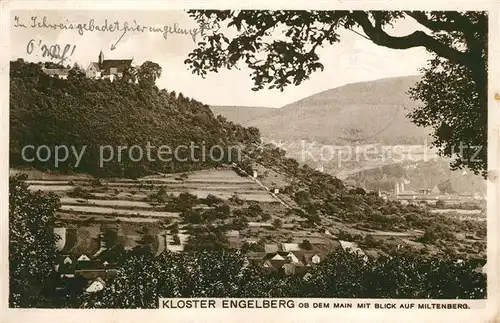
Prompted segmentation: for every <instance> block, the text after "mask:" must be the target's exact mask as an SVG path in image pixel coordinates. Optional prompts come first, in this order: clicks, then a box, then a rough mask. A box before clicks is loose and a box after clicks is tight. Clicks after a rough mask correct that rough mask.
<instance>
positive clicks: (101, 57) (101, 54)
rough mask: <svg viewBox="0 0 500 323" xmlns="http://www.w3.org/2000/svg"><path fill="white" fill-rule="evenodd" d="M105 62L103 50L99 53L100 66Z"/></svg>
mask: <svg viewBox="0 0 500 323" xmlns="http://www.w3.org/2000/svg"><path fill="white" fill-rule="evenodd" d="M103 61H104V54H103V53H102V49H101V51H100V52H99V65H101V64H102V62H103Z"/></svg>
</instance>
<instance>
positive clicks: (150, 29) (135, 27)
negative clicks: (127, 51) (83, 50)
mask: <svg viewBox="0 0 500 323" xmlns="http://www.w3.org/2000/svg"><path fill="white" fill-rule="evenodd" d="M14 27H15V28H41V29H53V30H75V31H76V32H77V33H78V34H79V35H80V36H83V35H84V34H85V33H89V32H90V33H92V32H110V33H120V37H119V38H118V41H117V42H116V43H115V44H114V45H112V46H111V48H112V49H114V48H115V47H116V44H117V43H118V42H119V41H120V40H121V38H123V36H124V35H125V34H126V33H128V32H133V33H160V34H162V36H163V38H164V39H168V37H169V35H181V36H188V37H191V38H192V40H193V42H195V41H196V38H197V37H198V36H201V37H204V36H205V35H206V34H205V33H206V31H207V30H208V26H200V27H198V28H183V27H181V26H180V25H179V24H178V23H173V24H165V25H148V24H140V23H138V22H137V21H136V20H132V21H118V20H115V21H109V20H108V19H104V20H103V21H96V20H95V19H93V18H92V19H89V20H88V21H85V22H84V23H76V22H70V21H69V20H68V19H64V21H62V22H60V21H58V22H55V21H50V20H49V19H48V18H47V17H46V16H43V17H38V16H32V17H30V20H29V23H28V22H24V21H21V19H20V18H19V17H18V16H15V17H14Z"/></svg>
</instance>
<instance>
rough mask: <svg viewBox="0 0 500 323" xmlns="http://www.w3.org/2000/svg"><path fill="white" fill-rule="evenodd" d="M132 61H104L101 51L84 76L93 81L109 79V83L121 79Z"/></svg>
mask: <svg viewBox="0 0 500 323" xmlns="http://www.w3.org/2000/svg"><path fill="white" fill-rule="evenodd" d="M132 60H133V59H104V54H103V52H102V50H101V51H100V53H99V56H98V57H97V62H90V64H89V66H88V67H87V70H86V71H85V75H86V76H87V77H89V78H94V79H106V78H107V79H109V80H111V81H113V80H115V79H117V78H121V77H123V73H124V72H125V71H127V70H128V69H129V68H131V67H132Z"/></svg>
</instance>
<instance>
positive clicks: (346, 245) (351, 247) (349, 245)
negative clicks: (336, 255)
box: [339, 240, 368, 261]
mask: <svg viewBox="0 0 500 323" xmlns="http://www.w3.org/2000/svg"><path fill="white" fill-rule="evenodd" d="M339 242H340V245H341V247H342V249H343V250H344V251H350V252H353V253H355V254H356V255H358V256H361V257H363V259H364V260H365V261H367V260H368V256H367V255H366V254H365V253H364V251H363V250H362V249H361V248H360V247H358V244H357V243H355V242H351V241H344V240H339Z"/></svg>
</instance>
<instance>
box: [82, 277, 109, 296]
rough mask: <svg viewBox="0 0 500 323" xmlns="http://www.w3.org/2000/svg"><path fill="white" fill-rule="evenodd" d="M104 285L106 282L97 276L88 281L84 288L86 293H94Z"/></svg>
mask: <svg viewBox="0 0 500 323" xmlns="http://www.w3.org/2000/svg"><path fill="white" fill-rule="evenodd" d="M105 286H106V282H105V281H104V280H103V279H102V278H101V277H97V278H96V279H94V280H93V281H91V282H90V284H89V286H88V287H87V288H86V289H85V291H86V292H87V293H95V292H98V291H101V290H103V289H104V287H105Z"/></svg>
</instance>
